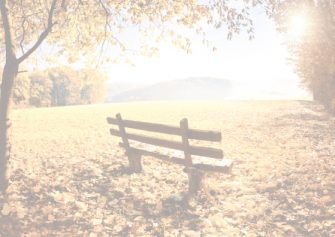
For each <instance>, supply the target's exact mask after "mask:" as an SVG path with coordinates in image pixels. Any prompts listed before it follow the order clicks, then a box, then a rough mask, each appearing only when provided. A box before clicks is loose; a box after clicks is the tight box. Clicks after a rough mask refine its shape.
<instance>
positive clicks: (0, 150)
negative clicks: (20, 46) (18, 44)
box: [0, 57, 19, 193]
mask: <svg viewBox="0 0 335 237" xmlns="http://www.w3.org/2000/svg"><path fill="white" fill-rule="evenodd" d="M18 68H19V64H18V62H17V60H16V58H15V57H13V58H7V60H6V64H5V67H4V70H3V74H2V84H1V97H0V193H4V192H5V191H6V189H7V186H8V174H7V166H8V161H9V156H10V148H11V143H10V137H11V136H10V131H11V116H10V112H11V103H12V93H13V84H14V79H15V78H16V76H17V73H18Z"/></svg>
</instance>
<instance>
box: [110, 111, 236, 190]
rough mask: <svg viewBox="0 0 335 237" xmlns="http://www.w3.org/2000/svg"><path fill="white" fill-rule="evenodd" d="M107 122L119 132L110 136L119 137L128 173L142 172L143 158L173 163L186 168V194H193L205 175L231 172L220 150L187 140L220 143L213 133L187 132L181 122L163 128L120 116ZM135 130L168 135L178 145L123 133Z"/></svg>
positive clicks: (190, 130)
mask: <svg viewBox="0 0 335 237" xmlns="http://www.w3.org/2000/svg"><path fill="white" fill-rule="evenodd" d="M107 122H108V123H109V124H112V125H117V126H118V129H113V128H112V129H110V133H111V134H112V135H114V136H117V137H121V138H122V143H120V144H119V145H120V146H121V147H123V148H124V149H125V153H126V155H127V157H128V161H129V169H130V170H131V172H141V171H142V163H141V157H142V156H150V157H154V158H157V159H159V160H162V161H167V162H172V163H175V164H179V165H182V166H184V167H185V169H184V171H185V172H186V173H187V175H188V178H189V190H188V191H189V193H188V194H190V195H193V194H196V193H197V192H198V191H199V190H200V189H201V188H202V187H203V177H204V174H205V173H206V172H220V173H230V172H231V169H232V164H233V162H232V160H225V159H223V151H222V150H221V149H216V148H211V147H204V146H194V145H191V144H190V141H189V140H200V141H207V142H221V139H222V138H221V133H220V132H215V131H205V130H198V129H190V128H189V127H188V121H187V119H182V120H181V121H180V126H179V127H177V126H170V125H164V124H156V123H148V122H140V121H133V120H124V119H122V117H121V114H117V115H116V116H115V118H112V117H108V118H107ZM128 128H130V129H137V130H142V131H147V132H156V133H162V134H165V135H166V134H167V135H175V136H179V137H180V141H171V140H166V139H162V138H156V137H152V136H145V135H140V134H136V133H130V132H128V131H127V130H126V129H128ZM130 141H136V142H138V143H139V144H141V143H144V144H147V145H149V146H147V147H148V148H149V147H150V145H151V146H154V147H156V146H158V147H164V148H169V149H174V150H179V151H181V152H182V156H183V157H182V158H180V157H176V156H171V155H168V154H163V152H157V151H150V149H141V148H139V147H138V146H137V147H135V146H134V145H133V144H130ZM209 158H213V159H209Z"/></svg>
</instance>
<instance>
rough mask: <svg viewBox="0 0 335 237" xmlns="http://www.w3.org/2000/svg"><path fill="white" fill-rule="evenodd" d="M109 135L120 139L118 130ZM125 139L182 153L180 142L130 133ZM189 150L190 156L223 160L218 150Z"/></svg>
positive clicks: (194, 147) (221, 153)
mask: <svg viewBox="0 0 335 237" xmlns="http://www.w3.org/2000/svg"><path fill="white" fill-rule="evenodd" d="M110 133H111V134H112V135H114V136H118V137H122V136H121V134H120V132H119V131H118V130H115V129H110ZM127 138H128V139H129V140H133V141H138V142H142V143H146V144H150V145H155V146H160V147H165V148H170V149H175V150H180V151H184V146H183V144H182V143H181V142H176V141H168V140H164V139H160V138H153V137H148V136H144V135H138V134H131V133H127ZM189 149H190V153H191V155H196V156H205V157H209V158H215V159H222V158H223V151H222V150H220V149H216V148H209V147H200V146H190V147H189Z"/></svg>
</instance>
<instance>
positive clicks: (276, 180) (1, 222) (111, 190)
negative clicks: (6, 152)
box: [0, 101, 335, 237]
mask: <svg viewBox="0 0 335 237" xmlns="http://www.w3.org/2000/svg"><path fill="white" fill-rule="evenodd" d="M116 113H121V114H122V116H123V118H125V119H134V120H141V121H148V122H155V123H164V124H171V125H178V124H179V121H180V120H181V119H182V118H188V120H189V125H190V127H192V128H199V129H206V130H218V131H221V132H222V143H221V144H218V145H217V146H218V147H220V148H222V149H223V150H224V152H225V156H226V157H227V158H229V159H233V160H234V167H233V170H232V173H231V174H229V175H224V174H210V175H209V176H208V177H207V180H208V186H209V187H208V188H209V189H210V192H209V195H205V194H200V195H199V196H198V197H197V198H196V199H195V200H193V201H192V203H191V204H190V205H191V206H190V208H188V209H185V208H184V207H182V206H180V205H178V204H177V203H176V202H174V200H175V199H176V198H178V197H179V196H180V195H182V194H183V192H185V191H186V190H187V176H186V174H185V173H183V172H182V167H180V166H176V165H173V164H166V163H163V162H160V161H157V160H155V159H152V158H150V157H145V158H144V159H143V168H144V172H143V173H140V174H131V175H130V174H127V173H125V172H124V170H125V167H126V166H127V158H126V157H125V155H124V152H123V150H122V149H121V148H120V147H119V146H118V143H119V139H117V138H116V137H112V136H111V135H110V134H109V128H110V125H108V124H107V122H106V117H108V116H114V115H115V114H116ZM13 116H14V118H13V147H12V151H11V152H12V159H11V161H10V174H11V177H10V182H11V185H10V187H9V189H8V195H7V197H6V198H5V197H1V199H0V208H2V209H1V212H0V236H90V237H94V236H189V237H195V236H334V235H335V175H334V174H335V159H334V154H335V118H333V117H331V116H330V115H328V114H326V113H325V112H323V109H322V108H321V107H320V106H318V105H315V104H313V103H312V102H308V101H215V102H214V101H201V102H200V101H199V102H187V101H185V102H141V103H140V102H138V103H115V104H103V105H90V106H74V107H57V108H39V109H18V110H15V111H14V114H13Z"/></svg>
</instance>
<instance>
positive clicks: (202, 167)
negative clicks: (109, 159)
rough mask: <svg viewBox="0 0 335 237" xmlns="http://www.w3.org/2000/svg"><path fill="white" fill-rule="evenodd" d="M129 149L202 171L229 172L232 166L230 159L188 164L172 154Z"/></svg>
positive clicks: (121, 144)
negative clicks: (219, 161) (220, 162)
mask: <svg viewBox="0 0 335 237" xmlns="http://www.w3.org/2000/svg"><path fill="white" fill-rule="evenodd" d="M120 146H121V147H124V145H123V143H120ZM130 150H131V151H132V152H137V153H139V154H141V155H144V156H150V157H155V158H157V159H159V160H162V161H167V162H171V163H174V164H178V165H182V166H186V167H194V168H197V169H200V170H204V171H211V172H219V173H230V172H231V169H232V166H233V162H232V161H229V162H228V161H227V162H224V163H222V165H210V164H193V165H188V164H187V163H186V160H185V159H181V158H177V157H173V156H167V155H163V154H159V153H156V152H152V151H147V150H142V149H138V148H130Z"/></svg>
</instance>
